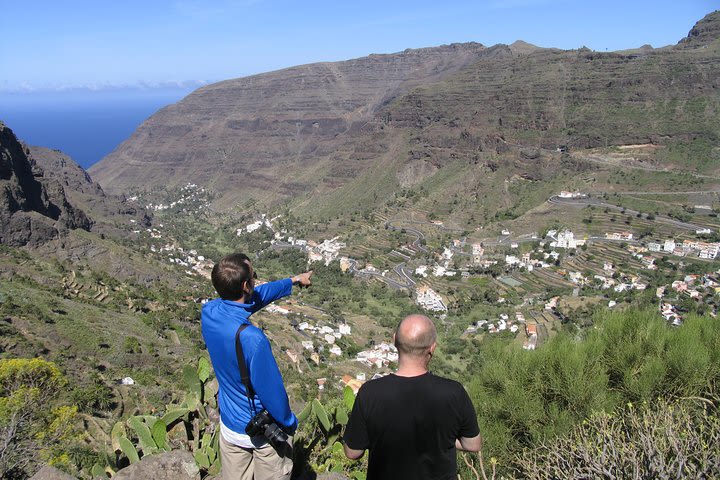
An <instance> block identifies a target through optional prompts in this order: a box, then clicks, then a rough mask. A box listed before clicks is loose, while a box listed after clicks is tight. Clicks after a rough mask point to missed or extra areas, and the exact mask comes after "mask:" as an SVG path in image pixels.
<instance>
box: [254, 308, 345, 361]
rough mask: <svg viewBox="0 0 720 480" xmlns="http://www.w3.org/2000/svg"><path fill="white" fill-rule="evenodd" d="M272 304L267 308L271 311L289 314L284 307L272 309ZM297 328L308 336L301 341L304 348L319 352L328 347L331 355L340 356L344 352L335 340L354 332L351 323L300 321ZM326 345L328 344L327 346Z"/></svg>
mask: <svg viewBox="0 0 720 480" xmlns="http://www.w3.org/2000/svg"><path fill="white" fill-rule="evenodd" d="M272 306H273V305H270V306H268V307H267V308H266V310H267V311H268V312H271V313H273V312H274V313H280V314H283V315H287V313H289V310H287V309H284V308H282V307H277V306H275V307H276V308H275V309H271V308H270V307H272ZM278 308H281V309H282V310H278ZM285 312H287V313H285ZM295 328H296V329H297V330H298V331H299V332H301V333H303V334H304V335H305V336H306V337H307V338H308V340H303V341H302V342H301V344H302V347H303V349H305V350H308V351H310V352H317V351H324V350H325V348H327V349H328V351H329V352H330V354H331V355H335V356H338V357H339V356H341V355H342V353H343V352H342V350H341V349H340V347H339V346H338V345H336V344H335V342H336V341H337V340H340V339H341V338H342V337H343V336H350V335H351V334H352V328H351V327H350V325H347V324H344V323H342V324H340V325H338V326H337V327H336V328H333V327H330V326H327V325H323V326H316V325H312V324H310V323H309V322H300V323H298V324H297V325H296V326H295ZM310 334H312V335H313V337H314V338H315V339H316V340H319V342H320V345H318V346H316V345H315V342H314V341H313V338H312V337H310ZM325 345H327V347H326V346H325Z"/></svg>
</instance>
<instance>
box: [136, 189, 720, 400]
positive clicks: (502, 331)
mask: <svg viewBox="0 0 720 480" xmlns="http://www.w3.org/2000/svg"><path fill="white" fill-rule="evenodd" d="M557 197H558V198H560V199H564V200H566V201H584V200H587V198H588V196H587V195H586V194H584V193H581V192H569V191H565V192H561V193H560V194H559V195H557ZM207 205H209V197H207V192H203V191H202V189H199V188H197V187H196V186H194V185H192V184H188V185H186V186H185V187H183V188H182V189H181V191H180V197H179V198H177V199H174V200H170V199H168V201H165V202H157V203H149V204H148V208H150V209H152V210H153V211H156V212H166V211H169V210H170V209H175V210H176V211H178V212H180V213H182V214H184V215H192V212H198V211H202V210H203V209H204V208H206V207H207ZM132 222H133V221H131V223H132ZM397 223H401V222H399V221H398V222H397ZM626 223H627V222H626ZM416 224H417V222H416ZM279 225H283V222H282V217H281V216H280V215H276V216H271V215H269V214H258V215H257V216H256V217H255V219H254V220H253V221H251V222H249V223H247V224H244V225H242V226H237V227H235V229H234V231H233V234H234V235H235V236H237V237H238V238H240V239H242V238H245V236H252V235H258V234H260V235H261V236H260V237H253V238H262V239H263V240H262V241H263V244H264V248H267V249H269V250H270V251H272V250H274V251H282V250H284V249H294V250H297V251H300V252H302V253H303V254H304V255H305V256H306V258H307V262H308V268H312V264H313V263H321V264H322V265H325V266H330V265H332V264H336V265H337V266H338V268H339V269H340V271H341V272H343V273H344V274H346V275H352V276H354V277H357V278H358V279H360V280H361V281H365V282H367V281H370V282H375V281H379V282H381V283H384V284H385V285H386V286H387V287H388V288H390V289H391V290H402V291H407V292H409V293H410V294H411V298H412V301H413V302H414V303H415V304H416V305H417V306H418V307H419V308H420V309H422V310H423V311H425V312H427V313H428V314H429V315H431V316H432V317H434V318H436V319H438V321H439V322H440V324H442V325H448V324H447V323H446V322H447V319H448V318H453V320H452V321H453V322H458V319H462V318H463V316H458V305H461V304H462V301H463V297H462V296H460V295H462V292H464V291H467V290H468V289H472V285H474V284H482V285H487V286H486V287H485V288H487V289H490V290H492V291H493V293H492V295H490V296H486V297H485V298H484V299H483V300H482V301H481V302H480V304H479V305H481V306H483V308H481V309H480V310H478V313H475V314H474V315H473V316H472V319H467V320H465V321H466V322H467V323H465V324H464V325H462V326H461V330H460V335H461V336H462V337H466V338H468V339H472V338H477V339H481V338H483V337H484V336H495V335H500V336H504V337H506V338H510V339H513V341H515V342H517V343H518V344H519V345H521V346H522V348H523V349H525V350H535V349H537V348H541V346H542V344H543V342H545V341H547V339H548V338H549V336H551V335H552V330H553V329H555V328H556V327H554V326H553V325H558V326H559V325H561V324H564V323H566V322H572V321H573V320H572V314H571V313H570V314H569V315H570V316H568V306H569V305H574V304H575V303H577V302H580V303H578V304H582V302H583V301H585V300H590V301H592V302H594V304H601V305H603V308H606V309H611V310H612V309H618V308H624V307H623V305H625V304H626V302H627V300H628V299H629V298H632V297H631V296H632V295H635V294H637V295H640V294H643V293H644V292H645V291H646V290H648V289H651V288H652V289H653V290H654V291H655V299H656V301H657V312H658V315H659V316H661V318H663V319H664V320H665V321H666V322H668V324H670V325H673V326H679V325H681V324H682V323H683V320H684V318H685V317H686V315H687V314H688V313H689V312H690V311H693V310H698V309H699V310H701V311H704V312H707V313H708V314H709V315H711V316H716V314H717V302H716V299H717V295H718V294H720V269H718V268H717V266H715V268H714V269H709V268H706V269H705V271H697V272H693V271H688V270H687V268H686V267H683V265H684V263H683V262H687V261H688V260H690V259H694V261H695V262H697V261H699V262H711V263H709V264H708V267H709V266H711V265H712V262H713V261H714V260H716V259H717V257H718V254H719V253H720V242H712V241H708V240H707V238H708V237H710V236H711V235H712V234H713V230H712V229H710V228H705V227H703V228H697V229H695V230H693V231H692V232H686V233H683V234H682V235H679V236H672V235H667V236H665V237H664V238H663V237H662V236H647V235H644V236H643V237H642V238H639V236H638V234H637V232H634V231H633V230H632V229H630V228H617V227H615V228H613V229H609V230H606V231H604V232H598V233H594V234H587V233H585V232H582V230H581V232H582V233H578V230H577V229H576V228H569V227H553V228H548V229H547V230H546V231H543V232H542V233H538V232H536V231H530V232H521V233H515V232H513V229H512V228H506V227H503V228H498V230H497V231H496V236H495V237H492V236H491V237H487V235H488V234H489V233H490V232H489V231H488V230H487V229H478V231H479V232H480V233H482V234H484V235H485V236H486V238H483V239H475V240H474V241H470V240H469V239H468V236H465V235H463V236H454V238H453V237H452V236H451V237H450V238H449V240H446V241H445V243H441V244H439V245H437V244H435V245H433V246H432V247H431V248H428V247H427V246H424V243H421V242H420V240H421V238H422V237H423V236H424V233H423V232H421V230H419V229H418V228H416V226H415V225H413V227H412V228H411V227H408V226H402V227H401V226H399V225H398V226H396V224H395V223H394V222H393V223H390V222H386V223H385V230H386V231H389V232H395V233H396V234H398V233H400V234H402V233H405V235H406V236H407V243H398V244H396V245H395V246H394V247H393V248H391V249H389V250H390V253H389V254H387V255H380V256H376V257H374V258H367V257H365V258H361V259H359V258H357V257H355V256H354V255H353V251H356V249H355V248H354V245H352V244H349V243H348V241H347V239H346V237H344V236H341V235H334V236H331V238H326V239H321V240H317V241H316V240H312V239H306V238H301V237H300V236H298V235H296V234H294V233H293V232H292V231H289V229H287V227H282V226H279ZM427 225H428V227H427V228H428V230H429V231H430V232H432V229H437V230H439V231H443V232H448V231H452V230H448V227H447V226H446V225H445V224H444V223H443V222H442V221H439V220H433V221H430V222H427ZM133 226H134V225H133ZM166 230H167V229H166V228H165V227H164V224H163V223H160V222H157V223H155V224H154V225H153V226H152V227H149V228H145V229H138V228H137V227H135V229H134V232H135V234H137V235H139V236H142V237H143V238H144V239H146V241H147V243H148V249H149V252H150V253H151V254H153V255H157V256H158V258H160V259H162V260H163V261H165V262H167V263H169V264H171V265H175V266H177V267H179V268H182V269H184V271H185V273H187V274H188V275H201V276H203V277H206V278H209V276H210V271H211V269H212V267H213V264H214V259H210V258H206V256H204V255H202V254H201V253H199V252H198V249H197V248H186V247H184V246H182V244H181V242H180V241H178V240H177V239H174V238H172V237H171V236H170V235H169V234H168V233H166ZM428 230H426V231H428ZM667 231H668V230H663V231H662V232H667ZM406 232H407V233H406ZM662 232H661V233H662ZM396 238H402V237H396ZM445 238H448V237H447V236H446V237H445ZM669 267H671V268H672V269H678V270H679V269H683V272H686V273H684V274H683V275H681V276H676V277H675V278H674V279H672V280H670V281H667V282H665V283H662V284H658V283H657V280H658V278H663V277H662V276H658V275H661V274H660V272H659V270H663V269H664V270H665V271H668V268H669ZM710 270H716V271H710ZM673 271H674V270H673ZM668 274H669V273H668ZM665 278H669V277H665ZM453 292H454V293H453ZM690 302H692V303H690ZM466 303H467V302H466ZM471 308H472V306H471ZM570 310H572V307H570ZM266 312H267V313H268V314H270V315H278V316H283V317H286V318H287V319H288V322H289V325H290V326H291V328H292V330H293V331H294V332H296V335H298V340H297V342H295V345H294V346H290V345H288V346H284V347H283V348H282V351H283V352H284V355H285V356H286V358H287V359H288V360H289V362H290V364H291V365H293V366H294V368H295V369H297V370H298V371H299V372H303V371H304V370H305V369H308V368H310V367H309V365H315V366H316V367H321V366H323V365H328V366H329V365H332V366H333V368H334V370H333V372H335V373H333V377H332V379H331V378H330V377H327V376H326V377H321V378H318V379H317V386H318V390H319V391H322V390H323V389H325V388H327V387H328V386H329V385H334V386H336V387H343V386H349V387H350V388H352V389H353V390H355V391H357V389H358V388H359V387H360V385H362V383H364V382H365V381H366V380H368V379H371V378H376V377H378V376H382V375H385V374H387V373H388V372H389V371H391V370H392V368H393V367H394V366H395V365H396V362H397V360H398V355H397V350H396V349H395V347H394V346H393V345H392V344H391V343H388V342H387V341H379V342H378V343H375V342H368V344H366V345H365V348H360V347H359V346H357V345H356V342H355V341H356V335H355V330H354V329H355V328H356V327H355V326H354V325H353V324H351V323H350V322H347V321H344V320H343V321H341V322H338V321H336V320H334V319H333V318H332V317H330V316H328V315H326V314H325V312H323V311H322V309H320V308H319V307H313V306H311V305H303V306H302V307H300V305H297V304H293V302H281V303H278V304H273V305H270V306H268V307H267V308H266ZM484 312H485V313H484ZM451 315H454V317H450V316H451ZM459 323H460V324H462V320H460V321H459ZM459 326H460V325H459ZM353 364H354V365H356V366H354V367H353V366H352V365H353ZM337 369H339V371H338V370H337Z"/></svg>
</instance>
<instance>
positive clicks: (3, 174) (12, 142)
mask: <svg viewBox="0 0 720 480" xmlns="http://www.w3.org/2000/svg"><path fill="white" fill-rule="evenodd" d="M29 154H30V151H29V150H28V149H27V148H26V147H23V145H22V144H21V143H20V142H19V141H18V139H17V138H16V137H15V134H14V133H13V132H12V130H10V129H9V128H7V127H6V126H5V125H4V124H3V123H2V122H0V225H1V227H0V243H4V244H7V245H13V246H22V245H31V246H37V245H40V244H42V243H44V242H47V241H48V240H51V239H54V238H57V237H58V236H59V235H61V234H63V233H65V232H67V231H68V230H70V229H75V228H82V229H86V230H87V229H89V228H90V225H91V222H90V220H89V219H88V218H87V216H86V215H85V213H84V212H83V211H82V210H80V209H78V208H76V207H74V206H73V205H71V204H70V203H69V202H68V199H67V197H66V196H65V191H64V189H63V187H62V186H61V185H60V183H58V182H57V181H56V180H55V179H54V178H53V177H52V175H51V174H46V173H45V172H44V171H43V169H42V168H40V167H39V166H38V165H37V164H36V163H35V162H34V161H33V159H32V157H31V156H29Z"/></svg>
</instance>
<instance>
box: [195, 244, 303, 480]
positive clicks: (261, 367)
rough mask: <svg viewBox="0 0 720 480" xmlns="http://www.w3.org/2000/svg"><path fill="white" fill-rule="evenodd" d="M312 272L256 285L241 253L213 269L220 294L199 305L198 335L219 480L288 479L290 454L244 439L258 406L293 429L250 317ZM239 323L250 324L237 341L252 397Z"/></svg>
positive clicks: (273, 366) (271, 361)
mask: <svg viewBox="0 0 720 480" xmlns="http://www.w3.org/2000/svg"><path fill="white" fill-rule="evenodd" d="M311 275H312V272H305V273H303V274H301V275H296V276H294V277H292V278H286V279H283V280H277V281H275V282H269V283H265V284H263V285H259V286H258V287H257V288H255V279H256V278H257V275H256V274H255V271H254V269H253V266H252V262H251V261H250V259H249V258H248V257H247V255H244V254H242V253H235V254H232V255H228V256H227V257H225V258H223V259H222V260H220V262H218V263H217V264H216V265H215V267H214V268H213V270H212V284H213V286H214V287H215V290H216V291H217V293H218V295H219V296H220V298H217V299H215V300H211V301H209V302H207V303H206V304H205V305H204V306H203V308H202V335H203V339H204V340H205V344H206V345H207V349H208V352H209V354H210V360H211V361H212V365H213V368H214V369H215V376H216V377H217V379H218V384H219V386H220V388H219V392H218V405H219V407H220V455H221V461H222V478H223V480H230V479H233V480H236V479H242V480H252V479H254V480H263V479H286V478H290V473H291V470H292V458H288V456H287V455H286V456H282V455H279V454H278V452H276V451H275V449H274V448H273V447H272V446H271V445H270V444H268V443H267V441H266V440H265V438H264V437H261V436H260V437H249V436H248V435H247V434H246V433H245V427H246V426H247V424H248V422H249V421H250V419H251V418H252V417H253V416H254V414H255V413H256V412H261V411H262V410H263V409H265V410H267V411H268V413H270V415H271V416H272V417H273V419H275V422H276V423H277V424H278V426H280V427H281V428H282V429H283V430H284V431H285V432H286V433H289V434H292V433H293V432H294V431H295V429H296V428H297V417H296V416H295V414H294V413H293V412H292V410H291V409H290V404H289V402H288V396H287V392H286V391H285V387H284V385H283V381H282V376H281V375H280V370H279V369H278V366H277V363H276V362H275V358H274V357H273V354H272V350H271V348H270V342H269V341H268V339H267V337H266V336H265V334H264V333H263V332H262V330H260V329H259V328H257V327H255V326H254V325H252V324H250V315H252V314H253V313H255V312H257V311H258V310H260V309H261V308H263V307H264V306H266V305H268V304H269V303H270V302H272V301H274V300H277V299H279V298H282V297H286V296H288V295H290V293H291V291H292V286H293V285H299V286H308V285H310V284H311V280H310V277H311ZM243 324H249V326H248V327H246V328H245V329H244V330H243V331H242V332H241V334H240V343H241V345H242V350H243V356H244V358H245V363H246V365H247V369H248V373H249V376H250V384H251V386H252V388H253V389H254V390H255V396H254V397H253V398H252V399H249V398H248V394H247V391H246V388H245V385H243V384H242V381H241V379H240V369H239V366H238V360H237V356H236V350H235V333H236V332H237V330H238V328H239V327H240V326H241V325H243ZM251 405H252V406H251ZM283 453H285V452H283Z"/></svg>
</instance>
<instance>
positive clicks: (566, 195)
mask: <svg viewBox="0 0 720 480" xmlns="http://www.w3.org/2000/svg"><path fill="white" fill-rule="evenodd" d="M558 197H560V198H587V194H586V193H581V192H578V191H577V190H576V191H574V192H570V191H567V190H563V191H562V192H560V194H559V195H558Z"/></svg>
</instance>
